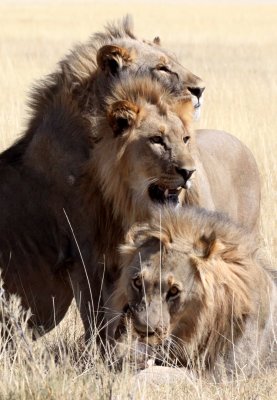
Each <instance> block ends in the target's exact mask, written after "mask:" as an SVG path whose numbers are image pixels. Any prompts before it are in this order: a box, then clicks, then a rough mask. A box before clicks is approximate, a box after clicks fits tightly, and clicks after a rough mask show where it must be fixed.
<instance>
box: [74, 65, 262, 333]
mask: <svg viewBox="0 0 277 400" xmlns="http://www.w3.org/2000/svg"><path fill="white" fill-rule="evenodd" d="M191 114H192V113H191V103H190V102H188V101H186V99H184V100H183V101H181V99H179V100H177V101H174V99H173V98H172V96H171V95H170V93H168V92H167V91H166V90H165V89H164V87H163V86H161V84H160V83H159V82H155V81H152V80H151V79H150V78H146V77H140V76H139V77H136V78H134V77H133V76H132V75H130V74H128V73H127V74H126V76H125V79H124V80H119V81H118V82H116V83H115V84H114V86H113V89H112V91H111V94H110V96H109V97H108V98H107V99H106V103H105V106H104V107H103V109H102V112H101V113H99V115H98V117H96V118H95V119H94V120H93V121H92V127H91V132H92V136H94V132H97V134H96V136H97V138H98V140H97V143H95V145H94V148H93V151H92V157H91V159H90V161H89V162H88V163H87V165H86V166H85V168H84V171H83V175H82V177H81V179H80V181H79V182H78V183H79V186H78V188H77V190H76V192H77V199H78V205H76V207H75V208H74V213H76V211H75V210H76V209H78V208H79V209H80V210H81V212H83V216H82V217H80V218H79V219H78V220H77V221H73V228H74V229H75V233H76V236H77V238H78V241H79V244H80V248H81V249H86V253H85V254H86V263H85V264H86V265H87V266H89V267H88V268H87V272H86V274H80V269H78V268H77V269H74V268H73V270H72V274H73V275H72V282H73V285H75V288H74V291H75V293H80V297H81V300H82V301H81V300H78V296H77V303H78V304H79V303H80V304H81V312H82V318H83V321H84V322H85V326H86V330H88V331H89V327H90V326H91V321H87V322H86V318H89V319H90V320H93V319H94V318H96V315H97V316H98V317H99V318H100V319H103V324H102V326H105V325H106V322H107V321H106V318H103V315H105V313H106V311H107V309H108V308H109V298H110V294H111V292H112V291H113V290H114V288H115V287H116V285H117V283H116V280H117V278H118V275H119V269H118V262H119V254H118V246H119V244H120V243H121V242H123V241H124V240H125V235H126V234H127V232H128V230H129V229H130V227H131V226H132V224H134V223H136V222H147V221H148V220H149V218H151V216H152V214H153V212H154V211H155V210H156V208H157V207H159V206H160V205H166V204H174V205H175V206H177V207H182V206H186V205H190V204H193V205H201V206H202V207H206V208H208V209H217V210H220V211H225V212H226V213H229V215H230V216H232V217H233V218H234V219H235V220H237V221H241V222H242V223H245V225H248V226H249V223H250V220H251V221H252V222H251V224H254V225H255V223H256V222H254V221H256V220H255V212H256V210H257V204H258V202H259V180H258V176H257V169H256V165H255V162H254V160H253V157H252V155H251V153H250V152H249V151H248V150H247V148H246V147H245V146H244V145H243V144H242V143H241V142H239V141H238V140H237V139H235V138H234V137H232V136H231V135H228V134H224V133H223V132H221V133H220V134H216V133H214V134H213V135H212V136H209V137H208V136H205V134H204V135H203V134H202V133H199V134H198V133H196V134H195V132H193V130H192V129H191V128H190V120H191ZM211 138H213V141H210V139H211ZM219 149H220V151H219ZM216 150H217V151H216ZM251 196H252V201H251V204H249V203H248V202H249V200H250V197H251ZM68 215H69V217H70V219H71V215H70V213H69V214H68ZM72 215H73V214H72ZM80 221H82V223H81V224H80ZM80 225H82V227H80ZM87 281H89V283H90V285H91V286H89V284H88V283H87ZM100 298H101V300H99V299H100ZM91 299H92V300H91ZM91 303H93V304H94V306H92V305H91ZM98 308H99V309H98ZM92 310H94V311H95V312H93V313H92ZM93 323H94V322H93ZM97 325H98V327H99V323H97Z"/></svg>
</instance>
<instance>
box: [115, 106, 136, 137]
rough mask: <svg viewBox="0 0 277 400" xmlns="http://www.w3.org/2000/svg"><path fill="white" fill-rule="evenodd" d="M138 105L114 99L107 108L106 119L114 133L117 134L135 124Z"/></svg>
mask: <svg viewBox="0 0 277 400" xmlns="http://www.w3.org/2000/svg"><path fill="white" fill-rule="evenodd" d="M138 115H139V107H138V106H137V105H136V104H133V103H131V102H130V101H127V100H122V101H116V102H115V103H113V104H112V105H111V106H110V108H109V110H108V121H109V124H110V127H111V128H112V130H113V132H114V135H115V136H119V135H121V134H122V133H123V132H125V131H126V130H128V129H129V128H131V127H132V126H134V125H135V123H136V121H137V119H138Z"/></svg>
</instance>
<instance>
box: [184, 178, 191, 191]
mask: <svg viewBox="0 0 277 400" xmlns="http://www.w3.org/2000/svg"><path fill="white" fill-rule="evenodd" d="M185 188H186V189H190V188H191V181H190V180H188V181H186V183H185Z"/></svg>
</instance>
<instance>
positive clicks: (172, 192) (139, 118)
mask: <svg viewBox="0 0 277 400" xmlns="http://www.w3.org/2000/svg"><path fill="white" fill-rule="evenodd" d="M191 114H192V105H191V102H190V101H187V99H185V100H183V101H181V100H180V101H178V102H177V103H174V102H173V101H172V97H171V96H170V95H169V94H168V92H167V91H166V90H165V89H164V88H163V86H161V85H160V84H159V82H157V81H152V80H151V79H150V78H139V77H137V78H133V77H132V76H131V77H130V76H129V77H128V76H126V77H125V79H124V80H123V81H121V80H120V81H119V82H117V84H116V85H115V86H114V89H113V90H112V95H111V96H110V97H109V98H108V99H107V100H106V106H105V107H104V110H103V114H102V116H98V117H97V118H96V120H94V123H95V130H96V141H97V143H96V144H95V146H94V149H93V157H92V163H93V165H94V166H95V165H96V168H95V169H96V174H97V176H98V183H99V185H100V186H101V189H102V192H103V194H104V197H105V199H106V200H107V201H109V202H111V203H112V204H113V206H114V207H113V208H114V210H115V212H117V213H118V212H119V213H121V214H122V216H123V218H126V219H127V220H129V223H130V222H132V221H140V220H142V219H143V220H145V218H147V216H148V215H149V210H152V209H153V205H157V204H164V203H166V202H171V203H174V204H178V201H179V198H180V197H181V196H182V193H183V191H184V190H188V188H189V186H190V184H191V181H192V178H193V177H192V175H193V172H194V171H195V166H194V159H193V151H194V144H193V142H194V135H193V131H191V129H190V119H191ZM92 136H93V135H92ZM130 213H131V214H132V213H134V218H128V217H129V216H130Z"/></svg>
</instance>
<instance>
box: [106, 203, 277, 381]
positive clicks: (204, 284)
mask: <svg viewBox="0 0 277 400" xmlns="http://www.w3.org/2000/svg"><path fill="white" fill-rule="evenodd" d="M121 254H122V259H121V277H120V280H119V283H118V288H117V290H116V291H115V293H114V296H113V310H114V311H116V312H121V313H123V312H125V313H127V316H128V318H129V319H130V320H131V331H132V333H133V335H134V336H135V337H137V338H138V340H139V342H141V343H146V344H150V345H154V346H155V345H163V346H162V347H163V349H164V351H165V353H164V354H162V357H165V354H166V353H167V357H168V358H167V360H169V361H170V362H172V363H173V364H176V362H177V363H178V364H179V365H182V366H186V367H190V368H196V369H199V368H200V369H203V370H204V371H210V372H214V373H218V372H219V371H220V369H219V368H220V367H222V365H224V366H225V368H226V370H227V373H233V372H235V371H243V373H244V374H248V373H250V372H253V371H254V370H255V368H257V365H259V366H261V364H260V363H261V362H263V361H265V360H266V358H267V357H268V356H270V355H272V354H273V352H272V350H273V347H272V345H273V344H274V342H275V339H274V337H275V333H274V332H275V331H276V327H277V320H276V311H277V297H276V294H277V291H276V284H275V282H274V279H273V276H272V274H271V272H270V271H269V270H268V269H267V268H266V267H265V266H264V263H263V262H262V260H261V258H260V257H259V252H258V251H257V247H256V244H255V241H254V240H253V236H251V235H249V234H248V233H247V232H246V231H244V230H243V229H242V228H241V227H239V226H238V225H235V224H234V223H233V222H231V221H230V220H229V219H228V218H226V217H224V216H222V215H221V214H219V213H212V212H208V211H206V210H204V209H198V208H194V207H187V208H186V209H184V210H178V211H176V210H175V211H173V210H172V209H170V208H167V209H163V210H162V211H161V212H159V213H157V214H156V216H155V217H154V218H153V220H152V222H151V223H150V224H149V225H146V224H145V225H141V226H139V225H138V226H135V227H133V229H132V231H131V233H130V235H129V242H127V243H126V244H125V245H123V246H121ZM121 329H122V327H121ZM165 349H166V350H165ZM159 357H161V354H159Z"/></svg>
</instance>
